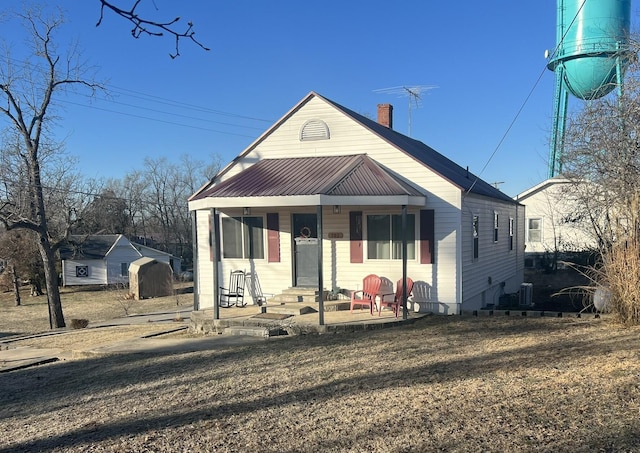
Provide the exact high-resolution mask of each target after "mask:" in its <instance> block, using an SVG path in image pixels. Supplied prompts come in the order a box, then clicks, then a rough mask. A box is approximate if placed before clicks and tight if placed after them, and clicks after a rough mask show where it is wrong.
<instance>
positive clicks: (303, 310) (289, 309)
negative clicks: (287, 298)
mask: <svg viewBox="0 0 640 453" xmlns="http://www.w3.org/2000/svg"><path fill="white" fill-rule="evenodd" d="M266 309H267V313H277V314H281V315H291V316H297V315H306V314H307V313H317V312H318V310H316V309H314V308H312V307H310V306H308V305H304V304H280V305H269V304H267V306H266Z"/></svg>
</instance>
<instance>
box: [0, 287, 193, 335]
mask: <svg viewBox="0 0 640 453" xmlns="http://www.w3.org/2000/svg"><path fill="white" fill-rule="evenodd" d="M191 285H192V284H191V283H177V284H176V285H175V289H176V294H175V295H172V296H167V297H157V298H153V299H144V300H127V299H125V295H126V294H127V290H124V289H97V290H92V291H90V290H87V289H82V288H69V287H64V288H60V291H61V299H62V309H63V312H64V317H65V321H66V324H67V326H68V327H69V326H71V320H72V319H87V320H89V322H90V323H95V322H100V321H108V320H110V319H114V318H121V317H125V316H127V313H128V314H129V315H135V314H140V313H151V312H162V311H177V310H183V309H188V308H191V307H193V294H189V293H185V292H186V289H187V288H189V287H191ZM0 310H1V311H2V316H0V340H1V339H2V338H3V337H7V336H15V335H26V334H32V333H39V332H44V331H47V330H49V317H48V308H47V297H46V296H38V297H30V296H29V291H28V288H24V292H23V293H22V303H21V306H19V307H16V306H15V301H14V296H13V293H11V292H4V293H0Z"/></svg>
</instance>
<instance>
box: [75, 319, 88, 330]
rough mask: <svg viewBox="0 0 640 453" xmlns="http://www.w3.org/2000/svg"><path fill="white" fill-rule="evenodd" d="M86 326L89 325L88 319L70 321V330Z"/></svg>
mask: <svg viewBox="0 0 640 453" xmlns="http://www.w3.org/2000/svg"><path fill="white" fill-rule="evenodd" d="M88 325H89V320H88V319H72V320H71V328H72V329H84V328H85V327H87V326H88Z"/></svg>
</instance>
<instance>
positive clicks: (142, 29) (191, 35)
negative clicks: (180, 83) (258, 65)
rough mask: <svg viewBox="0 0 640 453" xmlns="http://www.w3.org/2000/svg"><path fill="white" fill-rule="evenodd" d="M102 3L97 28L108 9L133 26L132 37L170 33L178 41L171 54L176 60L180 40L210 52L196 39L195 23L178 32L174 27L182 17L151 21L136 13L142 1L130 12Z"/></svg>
mask: <svg viewBox="0 0 640 453" xmlns="http://www.w3.org/2000/svg"><path fill="white" fill-rule="evenodd" d="M99 1H100V18H99V19H98V22H97V23H96V27H99V26H100V24H101V23H102V19H103V18H104V9H105V8H108V9H110V10H111V11H113V12H114V13H115V14H117V15H118V16H120V17H123V18H125V19H126V20H128V21H129V22H131V23H132V24H133V28H132V29H131V36H133V37H134V38H139V37H140V36H141V35H148V36H164V33H165V32H166V33H169V34H170V35H172V36H173V37H175V41H176V51H175V53H173V54H172V53H170V54H169V56H170V57H171V58H176V57H178V56H180V39H181V38H186V39H188V40H190V41H192V42H194V43H195V44H196V45H197V46H199V47H200V48H201V49H204V50H210V49H209V48H208V47H205V46H204V45H203V44H202V43H201V42H200V41H198V40H197V39H196V37H195V34H196V32H195V31H194V30H193V22H191V21H189V22H187V28H186V30H185V31H183V32H178V31H176V30H175V29H174V28H173V26H174V25H175V24H177V23H178V22H179V21H180V17H179V16H178V17H176V18H175V19H173V20H170V21H168V22H158V21H153V20H149V19H145V18H142V17H140V16H139V15H138V13H137V12H136V8H138V6H139V5H140V2H141V1H142V0H135V2H134V4H133V6H132V7H131V9H130V10H128V11H127V10H124V9H121V8H118V7H117V6H115V5H114V4H113V3H112V2H111V1H107V0H99Z"/></svg>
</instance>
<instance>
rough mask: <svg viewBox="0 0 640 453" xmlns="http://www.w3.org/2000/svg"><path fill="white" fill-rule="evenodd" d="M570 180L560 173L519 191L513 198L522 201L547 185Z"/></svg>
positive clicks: (567, 182) (565, 182) (564, 182)
mask: <svg viewBox="0 0 640 453" xmlns="http://www.w3.org/2000/svg"><path fill="white" fill-rule="evenodd" d="M570 182H571V180H569V179H568V178H565V177H564V176H562V175H557V176H554V177H552V178H549V179H545V180H544V181H542V182H541V183H538V184H536V185H535V186H533V187H531V188H529V189H527V190H525V191H524V192H520V193H519V194H518V195H516V196H515V199H516V200H518V201H519V202H522V201H523V200H526V199H527V198H529V197H531V196H533V195H535V194H537V193H538V192H541V191H543V190H545V189H546V188H548V187H551V186H553V185H556V184H569V183H570Z"/></svg>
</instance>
